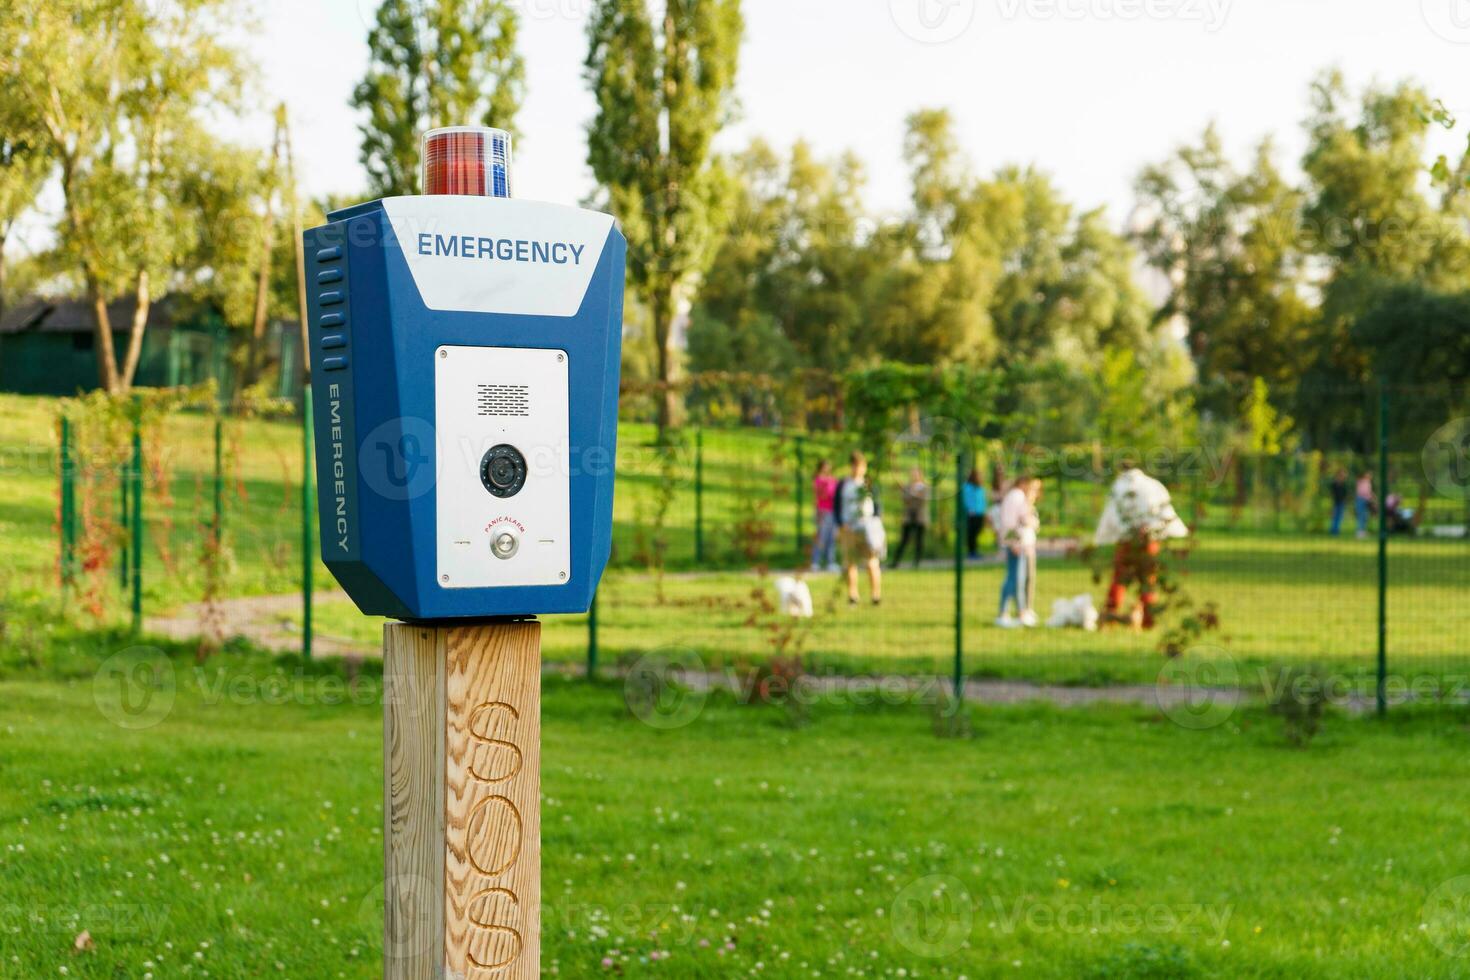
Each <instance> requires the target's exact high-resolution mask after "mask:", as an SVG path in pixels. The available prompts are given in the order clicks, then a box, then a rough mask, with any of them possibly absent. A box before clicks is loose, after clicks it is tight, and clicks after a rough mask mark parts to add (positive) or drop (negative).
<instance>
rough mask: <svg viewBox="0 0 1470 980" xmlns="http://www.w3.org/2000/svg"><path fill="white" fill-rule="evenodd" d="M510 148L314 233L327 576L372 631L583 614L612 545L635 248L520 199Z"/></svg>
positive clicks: (591, 218) (567, 210)
mask: <svg viewBox="0 0 1470 980" xmlns="http://www.w3.org/2000/svg"><path fill="white" fill-rule="evenodd" d="M511 167H512V146H511V137H510V134H508V133H506V132H504V131H501V130H496V129H488V128H483V127H470V126H458V127H450V128H446V129H436V130H432V131H430V132H429V133H427V134H426V135H425V136H424V139H423V154H422V171H421V178H422V189H423V192H424V193H423V194H422V195H417V196H406V197H392V198H385V199H382V200H376V201H370V202H368V203H365V204H359V205H356V206H354V207H349V208H346V209H343V210H340V211H335V212H333V213H331V214H330V215H329V216H328V220H327V223H326V224H324V225H322V226H320V227H317V228H312V229H309V230H307V231H306V232H305V234H304V244H305V253H304V254H305V261H306V263H307V276H306V280H307V292H308V296H307V313H308V316H309V318H310V327H309V335H310V342H311V348H312V349H311V356H312V367H313V371H312V394H313V397H314V401H315V404H316V413H315V420H316V421H315V424H316V431H315V435H316V445H317V474H318V504H319V508H320V518H321V535H320V538H321V553H322V558H323V560H324V562H325V563H326V565H327V567H328V568H329V569H330V570H331V572H332V574H333V575H334V576H335V577H336V579H337V580H338V581H339V582H340V583H341V585H342V587H343V588H344V589H345V590H346V591H347V593H348V595H349V596H351V598H352V599H353V601H354V602H355V603H356V604H357V606H358V607H359V608H360V609H361V610H362V611H363V612H364V613H367V614H370V615H381V616H389V617H394V618H398V619H403V620H408V621H411V622H429V621H440V620H475V619H494V618H501V617H524V616H531V615H536V614H541V613H573V612H583V611H585V610H586V609H587V608H588V606H589V605H590V603H591V600H592V596H593V594H594V592H595V590H596V587H597V582H598V579H599V578H600V576H601V574H602V571H603V568H604V566H605V565H606V563H607V558H608V554H609V551H610V547H611V523H612V495H613V458H614V454H615V450H616V437H617V398H618V368H619V360H620V353H621V345H622V312H623V272H624V260H625V251H626V243H625V241H624V239H623V236H622V234H621V232H620V231H619V230H618V228H617V226H616V224H615V223H614V221H613V219H612V217H611V216H609V215H606V214H602V213H599V212H595V211H588V210H582V209H578V208H572V207H564V206H561V205H556V204H547V203H538V202H532V201H520V200H515V199H513V198H512V197H511Z"/></svg>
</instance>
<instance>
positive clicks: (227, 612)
mask: <svg viewBox="0 0 1470 980" xmlns="http://www.w3.org/2000/svg"><path fill="white" fill-rule="evenodd" d="M346 599H347V595H346V593H344V592H340V591H337V590H335V589H332V590H324V591H322V592H316V593H313V594H312V603H313V605H321V604H323V603H327V602H339V601H346ZM215 614H216V619H217V622H218V623H219V628H220V632H221V633H222V634H223V635H224V636H225V637H226V638H227V639H228V638H233V637H243V638H244V639H246V640H249V641H250V642H251V643H253V644H255V645H256V646H258V647H261V648H262V649H265V650H271V651H274V652H276V653H298V652H300V650H301V625H300V623H298V622H296V621H295V618H296V617H299V616H300V614H301V594H300V593H299V592H292V593H289V594H287V595H259V596H245V597H243V598H238V599H223V600H221V601H220V602H219V603H217V604H216V606H215ZM205 615H206V609H205V607H204V604H203V603H197V602H196V603H190V604H189V605H187V606H183V607H181V608H180V609H179V610H178V611H177V612H175V613H173V614H172V615H169V616H149V617H147V619H146V620H145V621H144V627H145V628H146V629H147V630H148V631H149V632H151V633H156V634H158V635H160V636H166V637H169V638H170V639H174V640H185V641H187V640H192V639H195V638H197V637H198V636H199V635H200V633H201V632H202V631H203V628H204V621H205ZM312 652H313V653H315V654H318V655H322V656H328V657H347V656H354V657H375V656H378V654H379V652H378V651H377V650H367V649H364V648H363V647H362V645H361V644H359V643H355V642H353V641H351V640H346V639H343V638H341V637H334V636H330V635H328V634H324V633H323V632H322V631H321V630H320V629H317V630H314V631H313V634H312Z"/></svg>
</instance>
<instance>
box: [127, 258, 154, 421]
mask: <svg viewBox="0 0 1470 980" xmlns="http://www.w3.org/2000/svg"><path fill="white" fill-rule="evenodd" d="M136 298H137V301H138V305H137V306H135V307H134V308H133V322H132V325H131V326H130V328H129V329H128V349H127V353H126V354H124V355H123V364H122V372H121V375H120V377H119V379H118V380H119V382H120V384H119V389H120V390H121V391H123V392H126V391H128V390H129V389H130V388H132V387H133V379H134V377H136V376H137V373H138V361H139V360H140V359H141V358H142V356H143V330H144V329H145V328H146V327H147V326H148V311H149V310H150V309H151V308H152V306H153V294H152V293H151V292H150V291H149V280H148V272H147V270H144V271H142V272H140V273H138V291H137V297H136Z"/></svg>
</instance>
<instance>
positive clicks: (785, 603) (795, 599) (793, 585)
mask: <svg viewBox="0 0 1470 980" xmlns="http://www.w3.org/2000/svg"><path fill="white" fill-rule="evenodd" d="M776 601H777V603H778V604H779V605H780V607H781V611H782V612H783V613H785V614H786V615H788V616H795V617H797V618H798V619H811V618H812V590H811V589H810V588H808V587H807V584H806V583H805V582H804V581H802V580H801V579H799V578H796V577H794V576H791V575H782V576H781V577H780V578H778V579H776Z"/></svg>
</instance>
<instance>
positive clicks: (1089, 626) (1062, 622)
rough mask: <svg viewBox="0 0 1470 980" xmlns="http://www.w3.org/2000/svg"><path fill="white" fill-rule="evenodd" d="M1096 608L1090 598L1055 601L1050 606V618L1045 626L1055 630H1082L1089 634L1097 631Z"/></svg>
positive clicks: (1074, 597) (1080, 596)
mask: <svg viewBox="0 0 1470 980" xmlns="http://www.w3.org/2000/svg"><path fill="white" fill-rule="evenodd" d="M1097 619H1098V616H1097V607H1096V606H1094V605H1093V604H1092V596H1090V595H1086V594H1083V595H1079V596H1073V597H1072V598H1070V599H1057V600H1056V601H1055V602H1053V603H1052V604H1051V618H1050V619H1048V620H1047V621H1046V625H1048V626H1051V627H1053V628H1057V629H1066V628H1069V627H1070V628H1073V629H1084V630H1087V631H1088V632H1091V631H1093V630H1095V629H1097Z"/></svg>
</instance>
